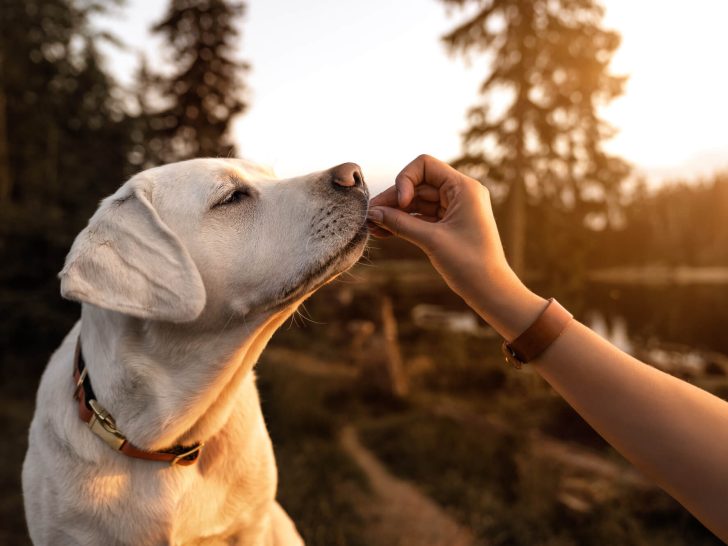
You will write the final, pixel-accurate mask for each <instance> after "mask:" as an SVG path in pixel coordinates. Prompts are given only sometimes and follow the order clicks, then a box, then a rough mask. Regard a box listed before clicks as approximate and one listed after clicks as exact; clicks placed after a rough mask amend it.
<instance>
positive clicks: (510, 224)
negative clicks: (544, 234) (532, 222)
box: [505, 178, 526, 277]
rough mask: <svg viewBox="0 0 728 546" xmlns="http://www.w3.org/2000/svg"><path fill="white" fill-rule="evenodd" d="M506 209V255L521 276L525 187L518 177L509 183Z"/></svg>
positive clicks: (522, 272) (523, 255)
mask: <svg viewBox="0 0 728 546" xmlns="http://www.w3.org/2000/svg"><path fill="white" fill-rule="evenodd" d="M506 211H507V219H506V226H507V229H506V233H505V239H506V240H505V243H506V244H505V251H506V257H507V258H508V262H509V263H510V264H511V267H512V268H513V271H514V272H515V273H516V275H518V276H519V277H521V276H522V275H523V274H524V273H525V270H526V187H525V185H524V181H523V180H522V179H520V178H517V179H516V180H514V181H513V182H512V183H511V189H510V191H509V192H508V205H507V207H506Z"/></svg>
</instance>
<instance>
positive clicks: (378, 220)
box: [368, 155, 544, 337]
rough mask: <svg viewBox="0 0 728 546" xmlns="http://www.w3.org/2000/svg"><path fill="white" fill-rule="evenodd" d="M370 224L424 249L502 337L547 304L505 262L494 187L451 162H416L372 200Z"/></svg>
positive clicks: (375, 229) (378, 232)
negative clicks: (493, 203)
mask: <svg viewBox="0 0 728 546" xmlns="http://www.w3.org/2000/svg"><path fill="white" fill-rule="evenodd" d="M368 219H369V221H370V230H371V232H372V234H373V235H375V236H378V237H384V236H387V235H389V234H393V235H396V236H399V237H401V238H403V239H406V240H408V241H410V242H411V243H413V244H415V245H417V246H418V247H420V248H421V249H422V250H423V251H424V252H425V254H427V256H428V257H429V259H430V261H431V262H432V265H433V266H434V267H435V269H436V270H437V271H438V272H439V273H440V275H442V277H443V279H444V280H445V282H446V283H447V284H448V286H449V287H450V288H451V289H452V290H453V291H454V292H455V293H457V294H458V295H460V296H461V297H462V298H463V299H464V300H465V301H466V302H467V303H468V305H470V306H471V307H472V308H473V309H475V311H477V312H478V313H479V314H480V315H481V316H482V317H483V318H484V319H485V320H487V321H488V322H490V323H491V325H493V326H494V327H495V328H496V329H497V330H498V331H499V332H500V333H501V334H502V335H504V336H506V337H513V336H514V335H517V334H518V333H520V331H521V329H523V328H525V326H527V325H528V324H529V323H530V322H529V321H530V320H532V319H533V316H532V315H533V314H534V313H533V310H534V309H537V308H539V307H542V304H541V303H540V302H543V301H544V300H542V299H541V298H539V297H538V296H535V295H534V294H532V293H530V292H529V291H528V290H527V289H526V288H525V286H523V284H522V283H521V281H520V280H519V279H518V277H517V276H516V275H515V273H514V272H513V270H512V269H511V268H510V266H509V265H508V262H507V261H506V257H505V254H504V252H503V246H502V244H501V240H500V237H499V235H498V228H497V226H496V223H495V218H494V217H493V210H492V207H491V202H490V195H489V192H488V190H487V189H486V188H485V187H484V186H483V185H482V184H481V183H480V182H478V181H477V180H475V179H473V178H470V177H468V176H465V175H464V174H462V173H460V172H458V171H457V170H455V169H453V168H452V167H450V166H449V165H447V164H446V163H443V162H442V161H439V160H437V159H435V158H433V157H430V156H427V155H421V156H419V157H418V158H417V159H415V160H414V161H412V162H411V163H410V164H409V165H407V166H406V167H405V168H404V169H403V170H402V172H400V173H399V175H397V178H396V179H395V185H394V186H392V187H390V188H388V189H386V190H385V191H383V192H382V193H380V194H379V195H377V196H376V197H374V198H373V199H372V200H371V202H370V209H369V214H368ZM372 223H373V224H374V225H373V226H372ZM516 305H518V306H519V307H517V308H516V307H515V306H516ZM524 306H525V307H524ZM522 307H523V308H522Z"/></svg>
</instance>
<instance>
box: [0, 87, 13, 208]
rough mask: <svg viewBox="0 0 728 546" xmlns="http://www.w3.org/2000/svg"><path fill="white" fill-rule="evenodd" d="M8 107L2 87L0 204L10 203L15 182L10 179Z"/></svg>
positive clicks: (0, 96) (0, 94) (0, 89)
mask: <svg viewBox="0 0 728 546" xmlns="http://www.w3.org/2000/svg"><path fill="white" fill-rule="evenodd" d="M6 107H7V101H6V99H5V90H4V89H3V88H2V87H0V203H5V202H7V201H10V199H11V198H12V193H13V181H12V179H11V178H10V154H9V153H8V130H7V129H8V126H7V108H6Z"/></svg>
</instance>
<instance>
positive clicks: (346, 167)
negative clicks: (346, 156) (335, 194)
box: [330, 163, 364, 188]
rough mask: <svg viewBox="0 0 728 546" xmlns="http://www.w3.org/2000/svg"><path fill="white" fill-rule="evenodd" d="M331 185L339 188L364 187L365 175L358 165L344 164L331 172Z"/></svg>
mask: <svg viewBox="0 0 728 546" xmlns="http://www.w3.org/2000/svg"><path fill="white" fill-rule="evenodd" d="M330 173H331V183H332V184H333V185H334V187H338V188H356V187H359V188H360V187H362V186H364V175H362V173H361V167H359V165H357V164H356V163H342V164H341V165H337V166H336V167H334V168H333V169H331V170H330Z"/></svg>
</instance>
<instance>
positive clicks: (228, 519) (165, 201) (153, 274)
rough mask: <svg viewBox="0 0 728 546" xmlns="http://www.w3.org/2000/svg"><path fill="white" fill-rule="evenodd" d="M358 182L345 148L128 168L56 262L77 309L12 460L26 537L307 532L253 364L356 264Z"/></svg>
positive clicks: (218, 537) (362, 210) (219, 538)
mask: <svg viewBox="0 0 728 546" xmlns="http://www.w3.org/2000/svg"><path fill="white" fill-rule="evenodd" d="M368 197H369V196H368V190H367V187H366V184H365V182H364V179H363V177H362V174H361V170H360V169H359V167H358V166H357V165H355V164H353V163H345V164H343V165H339V166H337V167H334V168H332V169H329V170H325V171H320V172H317V173H313V174H309V175H306V176H301V177H296V178H291V179H287V180H277V179H276V178H275V176H273V174H272V173H271V172H270V171H268V170H266V169H265V168H263V167H260V166H258V165H256V164H254V163H252V162H249V161H245V160H240V159H193V160H189V161H184V162H179V163H173V164H170V165H165V166H162V167H156V168H152V169H149V170H146V171H143V172H141V173H140V174H137V175H136V176H134V177H133V178H131V179H130V180H129V181H127V182H126V183H125V184H123V185H122V186H121V187H120V188H119V190H118V191H117V192H116V193H114V194H113V195H111V196H110V197H107V198H106V199H104V200H103V201H102V202H101V204H100V206H99V208H98V210H97V211H96V213H95V214H94V215H93V216H92V218H91V219H90V220H89V223H88V226H87V227H86V228H85V229H84V230H83V231H81V233H80V234H79V235H78V236H77V237H76V239H75V241H74V243H73V245H72V247H71V250H70V252H69V254H68V256H67V257H66V261H65V265H64V267H63V269H62V271H61V272H60V273H59V277H60V280H61V295H62V296H63V297H65V298H67V299H71V300H75V301H78V302H81V304H82V306H81V319H80V321H79V322H78V323H76V325H75V326H74V327H73V328H72V329H71V331H70V332H69V334H68V335H67V336H66V338H65V339H64V340H63V342H62V344H61V346H60V347H59V348H58V349H57V350H56V352H55V353H54V354H53V355H52V357H51V359H50V362H49V364H48V366H47V368H46V370H45V372H44V373H43V376H42V378H41V382H40V386H39V389H38V394H37V401H36V408H35V414H34V416H33V420H32V423H31V425H30V432H29V446H28V451H27V454H26V457H25V461H24V464H23V472H22V482H23V496H24V504H25V514H26V519H27V522H28V528H29V532H30V537H31V539H32V541H33V543H34V544H35V545H36V546H45V545H52V546H65V545H94V546H99V545H108V546H111V545H117V544H119V545H121V544H123V545H134V546H144V545H173V544H174V545H183V544H184V545H188V544H195V545H197V544H199V545H202V544H205V545H208V544H209V545H212V544H240V545H245V546H259V545H260V546H262V545H265V546H289V545H301V544H303V541H302V540H301V537H300V535H299V534H298V532H297V531H296V528H295V526H294V524H293V522H292V521H291V519H290V518H289V517H288V515H287V514H286V513H285V512H284V510H283V509H282V508H281V507H280V505H279V504H278V503H277V502H276V500H275V494H276V487H277V472H276V465H275V460H274V456H273V450H272V446H271V441H270V438H269V436H268V432H267V430H266V426H265V423H264V421H263V416H262V413H261V407H260V402H259V399H258V393H257V390H256V386H255V377H254V373H253V367H254V365H255V363H256V361H257V360H258V357H259V355H260V354H261V352H262V351H263V349H264V347H265V345H266V343H267V342H268V340H269V339H270V337H271V335H272V334H273V333H274V332H275V330H276V329H277V328H278V327H279V326H280V325H281V324H282V323H283V322H284V321H285V320H286V319H287V318H288V317H289V316H290V315H291V314H292V313H293V312H294V311H295V309H296V307H297V306H298V305H299V304H300V303H301V302H302V301H303V300H304V299H305V298H306V297H308V296H309V295H310V294H312V293H313V292H314V291H315V290H316V289H317V288H319V287H321V286H322V285H323V284H325V283H327V282H329V281H330V280H331V279H333V278H334V277H335V276H337V275H338V274H340V273H341V272H343V271H345V270H347V269H348V268H349V267H351V266H352V265H353V264H354V263H355V262H356V261H357V260H358V259H359V257H360V256H361V254H362V252H363V249H364V246H365V245H366V241H367V237H368V234H367V228H366V211H367V206H368Z"/></svg>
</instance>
